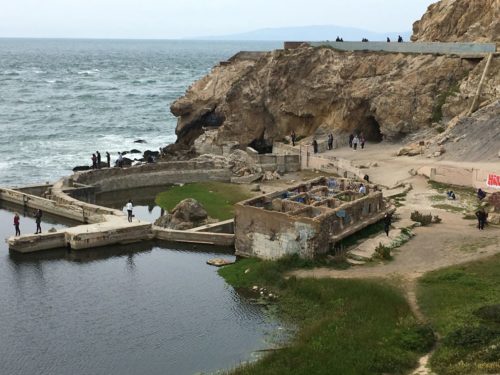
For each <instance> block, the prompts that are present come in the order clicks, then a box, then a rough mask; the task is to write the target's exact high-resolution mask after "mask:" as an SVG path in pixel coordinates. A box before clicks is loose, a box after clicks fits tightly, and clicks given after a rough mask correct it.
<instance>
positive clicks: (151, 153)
mask: <svg viewBox="0 0 500 375" xmlns="http://www.w3.org/2000/svg"><path fill="white" fill-rule="evenodd" d="M150 156H151V157H153V158H155V159H157V158H158V157H159V156H160V151H151V150H146V151H144V154H142V157H143V158H144V160H148V158H149V157H150Z"/></svg>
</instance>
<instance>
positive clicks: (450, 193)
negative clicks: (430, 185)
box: [446, 190, 457, 201]
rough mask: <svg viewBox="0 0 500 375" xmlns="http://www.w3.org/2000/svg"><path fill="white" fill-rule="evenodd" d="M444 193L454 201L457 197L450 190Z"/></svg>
mask: <svg viewBox="0 0 500 375" xmlns="http://www.w3.org/2000/svg"><path fill="white" fill-rule="evenodd" d="M446 195H447V196H448V199H450V200H453V201H454V200H455V199H457V197H456V195H455V193H454V192H453V191H452V190H450V191H449V192H447V193H446Z"/></svg>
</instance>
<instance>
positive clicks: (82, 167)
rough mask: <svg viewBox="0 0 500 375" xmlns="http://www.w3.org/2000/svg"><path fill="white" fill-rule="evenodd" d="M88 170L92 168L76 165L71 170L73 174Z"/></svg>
mask: <svg viewBox="0 0 500 375" xmlns="http://www.w3.org/2000/svg"><path fill="white" fill-rule="evenodd" d="M89 169H92V167H89V166H88V165H78V166H76V167H75V168H73V172H79V171H88V170H89Z"/></svg>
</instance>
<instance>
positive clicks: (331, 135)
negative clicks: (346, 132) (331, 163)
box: [328, 133, 333, 150]
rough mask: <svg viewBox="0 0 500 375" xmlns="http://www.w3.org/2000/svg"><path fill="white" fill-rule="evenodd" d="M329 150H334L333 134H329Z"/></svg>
mask: <svg viewBox="0 0 500 375" xmlns="http://www.w3.org/2000/svg"><path fill="white" fill-rule="evenodd" d="M328 149H329V150H331V149H333V134H332V133H330V134H328Z"/></svg>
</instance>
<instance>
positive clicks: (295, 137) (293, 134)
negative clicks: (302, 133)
mask: <svg viewBox="0 0 500 375" xmlns="http://www.w3.org/2000/svg"><path fill="white" fill-rule="evenodd" d="M290 138H291V139H292V146H295V142H296V141H297V135H296V134H295V131H294V130H292V133H291V134H290Z"/></svg>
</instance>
